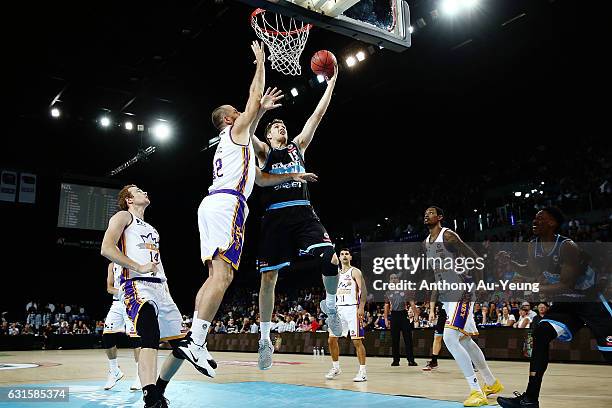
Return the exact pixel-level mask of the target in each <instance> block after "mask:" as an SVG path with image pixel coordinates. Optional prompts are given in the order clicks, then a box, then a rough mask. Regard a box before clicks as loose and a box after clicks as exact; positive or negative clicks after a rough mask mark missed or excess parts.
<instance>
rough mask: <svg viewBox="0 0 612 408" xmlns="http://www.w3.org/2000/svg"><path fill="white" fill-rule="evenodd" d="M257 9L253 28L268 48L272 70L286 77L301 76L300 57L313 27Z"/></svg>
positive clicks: (252, 15)
mask: <svg viewBox="0 0 612 408" xmlns="http://www.w3.org/2000/svg"><path fill="white" fill-rule="evenodd" d="M267 17H268V18H269V21H268V20H267V19H266V11H265V10H262V9H257V10H255V11H254V12H253V14H251V26H252V27H253V29H254V30H255V33H256V34H257V37H259V38H260V39H261V40H262V41H263V42H264V43H265V44H266V45H267V46H268V51H269V52H270V56H269V57H268V59H269V60H270V62H271V63H272V68H273V69H275V70H277V71H278V72H282V73H283V74H285V75H300V74H301V73H302V67H301V66H300V55H302V51H304V46H305V45H306V40H308V33H309V32H310V28H311V27H312V25H310V24H304V22H302V21H297V20H295V19H293V18H291V17H283V16H282V15H280V14H277V13H272V12H268V16H267Z"/></svg>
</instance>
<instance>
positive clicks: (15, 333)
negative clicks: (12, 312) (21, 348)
mask: <svg viewBox="0 0 612 408" xmlns="http://www.w3.org/2000/svg"><path fill="white" fill-rule="evenodd" d="M8 335H9V336H18V335H19V327H18V326H17V324H16V323H11V325H10V326H9V329H8Z"/></svg>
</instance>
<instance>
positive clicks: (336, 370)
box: [325, 367, 342, 380]
mask: <svg viewBox="0 0 612 408" xmlns="http://www.w3.org/2000/svg"><path fill="white" fill-rule="evenodd" d="M340 374H342V370H341V369H340V368H336V367H332V368H331V369H330V370H329V373H327V374H325V378H327V379H328V380H333V379H334V378H336V377H337V376H339V375H340Z"/></svg>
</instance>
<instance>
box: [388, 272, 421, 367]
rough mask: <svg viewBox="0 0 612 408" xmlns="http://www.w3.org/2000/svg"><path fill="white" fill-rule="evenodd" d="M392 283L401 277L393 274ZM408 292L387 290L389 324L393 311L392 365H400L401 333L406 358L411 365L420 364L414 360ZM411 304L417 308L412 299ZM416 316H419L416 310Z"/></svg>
mask: <svg viewBox="0 0 612 408" xmlns="http://www.w3.org/2000/svg"><path fill="white" fill-rule="evenodd" d="M389 281H390V282H392V283H398V282H399V278H398V276H397V275H395V274H392V275H391V276H390V279H389ZM407 295H408V292H406V291H403V290H388V291H387V292H385V313H384V318H385V323H386V324H387V325H388V324H389V323H388V322H389V320H388V316H389V312H391V349H392V354H393V362H392V363H391V366H393V367H396V366H399V365H400V364H399V362H400V346H399V341H400V333H402V335H403V336H404V346H405V347H406V358H407V359H408V365H409V366H411V367H412V366H416V365H418V364H417V363H416V361H414V353H413V350H412V325H411V324H410V322H409V321H408V310H407V309H406V306H407V304H408V299H407ZM410 306H411V307H413V308H414V309H416V306H415V305H414V302H413V301H410ZM414 309H413V312H415V314H414V315H415V316H418V313H416V310H414Z"/></svg>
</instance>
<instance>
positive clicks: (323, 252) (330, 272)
mask: <svg viewBox="0 0 612 408" xmlns="http://www.w3.org/2000/svg"><path fill="white" fill-rule="evenodd" d="M335 254H336V252H335V251H334V247H332V246H324V247H319V248H315V249H313V251H312V255H313V256H314V257H316V258H317V259H319V260H320V264H321V274H322V275H323V276H336V275H338V265H334V264H333V263H332V259H333V258H334V255H335Z"/></svg>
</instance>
